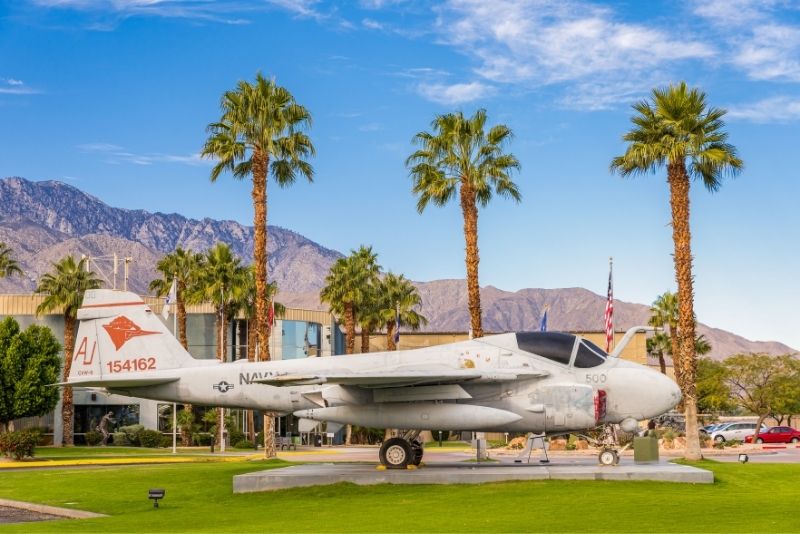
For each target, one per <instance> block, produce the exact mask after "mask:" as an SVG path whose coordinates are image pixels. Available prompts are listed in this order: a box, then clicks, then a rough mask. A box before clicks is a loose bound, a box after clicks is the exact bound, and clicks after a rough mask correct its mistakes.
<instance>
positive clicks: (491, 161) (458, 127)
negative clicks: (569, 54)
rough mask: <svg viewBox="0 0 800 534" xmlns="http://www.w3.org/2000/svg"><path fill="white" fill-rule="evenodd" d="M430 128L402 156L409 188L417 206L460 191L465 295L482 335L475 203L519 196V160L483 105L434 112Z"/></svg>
mask: <svg viewBox="0 0 800 534" xmlns="http://www.w3.org/2000/svg"><path fill="white" fill-rule="evenodd" d="M431 130H432V132H427V131H425V132H420V133H418V134H417V135H416V136H414V140H413V141H414V143H415V144H416V145H418V146H419V147H420V148H419V149H418V150H416V151H415V152H414V153H413V154H411V155H410V156H409V157H408V159H407V160H406V166H407V167H409V169H410V173H411V178H412V180H413V188H412V191H413V192H414V194H415V195H417V196H418V197H419V198H418V200H417V211H419V212H420V213H422V212H423V211H424V210H425V208H426V207H427V205H428V203H430V202H433V203H434V204H435V205H436V206H444V205H445V204H447V203H448V202H449V201H450V200H451V199H452V198H453V197H454V196H455V195H456V193H458V195H459V200H460V203H461V213H462V215H463V217H464V240H465V242H466V267H467V296H468V300H469V313H470V324H471V327H472V328H471V330H472V335H473V336H474V337H482V336H483V326H482V322H481V296H480V285H479V283H478V262H479V254H478V207H479V206H480V207H486V205H487V204H489V201H491V199H492V195H493V194H497V195H499V196H502V197H510V198H512V199H514V200H515V201H517V202H519V201H520V199H521V195H520V192H519V189H518V187H517V184H515V183H514V182H513V181H512V180H511V176H510V174H511V172H512V171H514V170H519V167H520V166H519V161H517V158H516V157H514V155H512V154H507V153H504V152H503V147H504V145H506V144H507V143H508V142H509V141H510V140H511V138H512V136H513V134H512V132H511V129H510V128H508V126H505V125H503V124H498V125H496V126H493V127H491V128H490V129H489V130H488V131H487V130H486V110H483V109H480V110H478V111H477V112H475V114H474V115H473V116H472V117H469V118H467V117H464V115H463V114H462V113H461V112H460V111H459V112H455V113H448V114H446V115H438V116H437V117H436V118H435V119H434V120H433V122H432V123H431Z"/></svg>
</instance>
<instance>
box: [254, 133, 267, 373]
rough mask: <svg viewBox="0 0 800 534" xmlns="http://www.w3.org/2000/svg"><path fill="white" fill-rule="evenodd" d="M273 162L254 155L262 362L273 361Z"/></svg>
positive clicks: (256, 250)
mask: <svg viewBox="0 0 800 534" xmlns="http://www.w3.org/2000/svg"><path fill="white" fill-rule="evenodd" d="M268 164H269V160H268V157H267V155H266V154H264V152H263V151H261V150H260V149H256V150H255V152H254V153H253V193H252V196H253V234H254V235H253V263H254V265H255V279H256V302H255V308H256V332H257V333H258V347H259V350H260V351H261V354H260V357H259V360H261V361H267V360H269V337H268V336H269V334H268V325H267V317H268V311H267V307H268V305H269V298H268V297H267V165H268Z"/></svg>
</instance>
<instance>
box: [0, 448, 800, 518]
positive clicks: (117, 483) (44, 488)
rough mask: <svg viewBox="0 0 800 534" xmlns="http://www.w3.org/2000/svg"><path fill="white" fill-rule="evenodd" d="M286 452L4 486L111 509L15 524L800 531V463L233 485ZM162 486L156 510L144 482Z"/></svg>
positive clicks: (69, 472) (0, 489)
mask: <svg viewBox="0 0 800 534" xmlns="http://www.w3.org/2000/svg"><path fill="white" fill-rule="evenodd" d="M282 465H286V464H285V463H284V462H280V461H274V460H273V461H270V462H264V461H260V462H245V463H212V464H179V465H159V466H136V467H113V468H91V469H48V470H37V471H24V472H3V473H0V497H3V498H9V499H17V500H28V501H34V502H40V503H45V504H51V505H56V506H68V507H74V508H80V509H84V510H90V511H94V512H100V513H104V514H109V515H111V517H108V518H104V519H93V520H64V521H59V522H50V523H27V524H17V525H6V526H0V531H8V532H51V531H55V530H58V532H70V531H74V532H167V531H169V532H178V531H180V532H183V531H191V532H203V531H236V532H256V531H258V532H307V531H325V532H365V531H382V532H400V531H404V532H405V531H408V532H417V531H425V532H431V531H433V532H452V531H456V532H464V531H472V532H478V531H492V532H523V531H524V532H529V531H548V532H550V531H559V532H562V531H568V532H584V531H590V532H603V531H612V532H618V531H637V532H639V531H646V532H671V533H672V532H706V533H707V532H726V533H727V532H800V516H798V514H797V503H798V502H800V484H798V480H800V465H794V464H792V465H789V464H783V465H781V464H745V465H741V464H721V463H715V462H710V461H707V462H702V463H700V464H699V466H701V467H704V468H708V469H712V470H713V471H714V473H715V476H716V478H717V482H716V483H715V484H713V485H710V484H709V485H696V486H693V485H686V484H672V483H657V482H596V481H543V482H508V483H500V484H485V485H481V486H466V485H464V486H355V485H349V484H339V485H336V486H323V487H316V488H307V489H294V490H285V491H281V492H274V493H256V494H246V495H233V493H232V491H231V487H232V481H231V477H232V476H233V475H236V474H239V473H244V472H248V471H254V470H259V469H264V468H266V467H278V466H282ZM153 487H164V488H166V490H167V495H166V498H165V499H164V501H162V506H161V508H160V509H158V510H155V509H153V507H152V504H151V503H150V502H149V501H148V500H147V498H146V496H147V490H148V488H153Z"/></svg>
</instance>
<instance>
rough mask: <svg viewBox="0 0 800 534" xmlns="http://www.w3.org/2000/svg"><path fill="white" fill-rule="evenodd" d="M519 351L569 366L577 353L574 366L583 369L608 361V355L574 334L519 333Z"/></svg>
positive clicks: (517, 335) (517, 334)
mask: <svg viewBox="0 0 800 534" xmlns="http://www.w3.org/2000/svg"><path fill="white" fill-rule="evenodd" d="M515 336H516V338H517V347H518V348H519V350H522V351H525V352H529V353H531V354H535V355H537V356H541V357H543V358H547V359H548V360H552V361H554V362H557V363H560V364H563V365H569V363H570V361H571V360H572V353H573V351H575V348H576V347H575V344H576V342H577V352H576V353H575V361H574V363H573V365H574V366H575V367H579V368H582V369H586V368H589V367H597V366H598V365H601V364H602V363H603V362H605V361H606V358H608V354H607V353H606V352H605V351H604V350H603V349H601V348H600V347H598V346H597V345H595V344H594V343H592V342H591V341H589V340H588V339H584V338H581V337H579V336H576V335H574V334H565V333H563V332H517V333H516V334H515Z"/></svg>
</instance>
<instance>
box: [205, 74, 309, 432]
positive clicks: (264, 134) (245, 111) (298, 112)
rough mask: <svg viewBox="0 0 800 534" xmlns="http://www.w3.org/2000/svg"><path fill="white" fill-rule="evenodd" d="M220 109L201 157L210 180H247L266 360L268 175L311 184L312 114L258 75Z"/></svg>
mask: <svg viewBox="0 0 800 534" xmlns="http://www.w3.org/2000/svg"><path fill="white" fill-rule="evenodd" d="M220 107H221V110H222V116H221V117H220V119H219V121H218V122H213V123H211V124H209V125H208V131H209V133H210V136H209V137H208V139H207V140H206V142H205V144H204V146H203V150H202V152H201V154H202V155H203V157H207V158H212V159H216V160H217V164H216V165H214V167H213V169H212V170H211V181H212V182H213V181H216V180H217V178H219V176H220V175H221V174H222V173H223V172H224V171H228V172H231V173H232V174H233V176H234V178H237V179H244V178H247V177H248V176H249V177H252V181H253V188H252V197H253V210H254V216H253V227H254V234H255V235H254V244H253V263H254V264H255V278H256V300H255V306H256V315H255V319H256V320H255V324H256V332H257V335H258V346H259V350H260V351H261V352H260V354H259V359H260V360H269V334H270V332H269V324H268V320H267V314H268V308H269V299H268V297H267V174H269V173H271V174H272V177H273V179H274V180H275V182H276V183H277V184H278V185H279V186H281V187H288V186H290V185H292V184H293V183H294V182H295V179H296V178H297V176H298V175H299V176H305V177H306V178H307V179H308V181H309V182H311V181H312V178H313V175H314V171H313V168H312V167H311V165H310V164H309V163H308V161H306V159H307V158H309V157H310V156H313V155H314V145H313V144H312V143H311V139H310V138H309V137H308V136H307V135H306V134H305V133H303V130H304V129H305V128H307V127H309V126H310V125H311V114H310V113H309V112H308V110H307V109H306V108H304V107H303V106H301V105H299V104H298V103H297V102H296V101H295V99H294V97H293V96H292V94H291V93H289V91H287V90H286V89H285V88H283V87H281V86H279V85H277V84H276V83H275V82H274V81H273V80H267V79H266V78H264V77H263V76H262V75H261V74H260V73H259V74H256V80H255V83H253V84H251V83H248V82H246V81H240V82H239V83H238V84H237V86H236V89H235V90H232V91H226V92H225V94H223V95H222V101H221V103H220ZM265 433H266V429H265ZM270 433H271V429H270Z"/></svg>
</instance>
